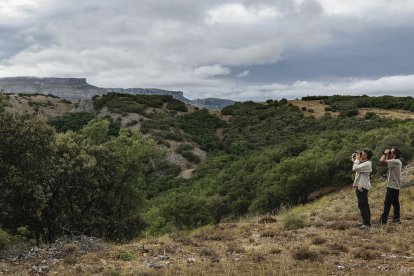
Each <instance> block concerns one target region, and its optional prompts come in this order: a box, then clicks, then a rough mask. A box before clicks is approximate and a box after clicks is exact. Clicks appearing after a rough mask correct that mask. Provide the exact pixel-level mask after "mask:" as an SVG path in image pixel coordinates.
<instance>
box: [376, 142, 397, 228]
mask: <svg viewBox="0 0 414 276" xmlns="http://www.w3.org/2000/svg"><path fill="white" fill-rule="evenodd" d="M400 156H401V151H400V150H399V149H398V148H397V147H393V148H392V149H391V150H390V149H386V150H385V151H384V154H383V155H382V156H381V159H380V163H381V165H383V166H387V167H388V170H387V191H386V193H385V201H384V211H383V212H382V215H381V219H380V223H381V224H386V223H387V219H388V214H389V213H390V209H391V205H392V206H393V208H394V217H393V219H392V223H401V220H400V201H399V196H400V187H401V169H402V163H401V160H400Z"/></svg>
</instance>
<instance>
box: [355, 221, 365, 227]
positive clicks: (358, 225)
mask: <svg viewBox="0 0 414 276" xmlns="http://www.w3.org/2000/svg"><path fill="white" fill-rule="evenodd" d="M362 225H364V224H363V223H362V222H358V224H357V225H355V227H356V228H359V227H361V226H362Z"/></svg>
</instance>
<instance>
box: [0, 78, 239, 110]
mask: <svg viewBox="0 0 414 276" xmlns="http://www.w3.org/2000/svg"><path fill="white" fill-rule="evenodd" d="M0 90H1V91H2V92H4V93H24V94H36V93H38V94H45V95H47V94H52V95H55V96H58V97H61V98H64V99H67V100H69V101H72V102H76V101H78V100H85V99H88V98H91V97H93V96H96V95H102V94H105V93H108V92H118V93H128V94H140V95H170V96H172V97H174V98H176V99H178V100H180V101H183V102H185V103H191V104H194V105H196V106H200V107H206V108H213V109H222V108H223V107H225V106H227V105H231V104H233V103H235V102H234V101H231V100H222V99H215V98H209V99H197V100H194V101H192V100H189V99H187V98H185V97H184V93H183V92H181V91H170V90H163V89H157V88H102V87H97V86H94V85H91V84H89V83H87V82H86V78H39V77H5V78H0Z"/></svg>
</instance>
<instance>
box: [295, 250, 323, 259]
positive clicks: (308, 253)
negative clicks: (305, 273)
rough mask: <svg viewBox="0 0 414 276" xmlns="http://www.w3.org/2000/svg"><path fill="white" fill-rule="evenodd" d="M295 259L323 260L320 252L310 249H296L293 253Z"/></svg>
mask: <svg viewBox="0 0 414 276" xmlns="http://www.w3.org/2000/svg"><path fill="white" fill-rule="evenodd" d="M292 255H293V258H295V259H296V260H300V261H303V260H310V261H318V260H320V259H321V256H320V255H319V253H318V252H316V251H314V250H311V249H309V248H308V247H304V248H303V247H302V248H296V249H295V250H294V251H293V254H292Z"/></svg>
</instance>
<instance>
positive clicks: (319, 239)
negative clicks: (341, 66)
mask: <svg viewBox="0 0 414 276" xmlns="http://www.w3.org/2000/svg"><path fill="white" fill-rule="evenodd" d="M325 242H326V239H325V238H323V237H313V239H312V244H323V243H325Z"/></svg>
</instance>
